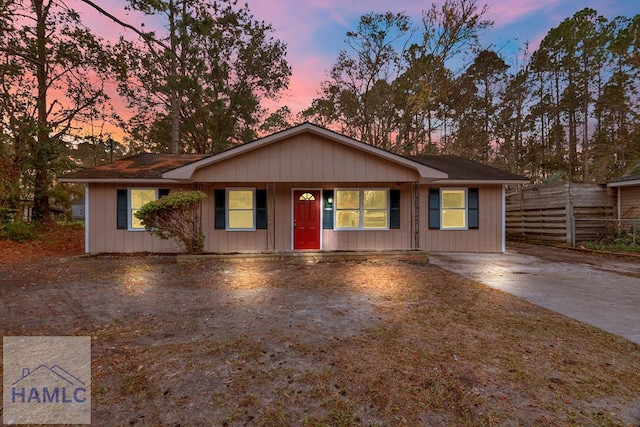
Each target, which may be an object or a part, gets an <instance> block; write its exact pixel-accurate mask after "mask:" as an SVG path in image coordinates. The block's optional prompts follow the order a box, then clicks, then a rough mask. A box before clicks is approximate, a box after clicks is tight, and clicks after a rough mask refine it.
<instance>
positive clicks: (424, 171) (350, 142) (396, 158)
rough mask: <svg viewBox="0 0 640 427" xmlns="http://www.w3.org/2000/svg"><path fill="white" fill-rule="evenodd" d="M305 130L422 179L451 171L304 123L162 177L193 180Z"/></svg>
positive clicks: (435, 177) (441, 175)
mask: <svg viewBox="0 0 640 427" xmlns="http://www.w3.org/2000/svg"><path fill="white" fill-rule="evenodd" d="M303 133H313V134H316V135H320V136H322V137H325V138H327V139H330V140H332V141H335V142H339V143H342V144H344V145H347V146H350V147H352V148H355V149H357V150H360V151H363V152H365V153H369V154H371V155H374V156H377V157H381V158H384V159H386V160H388V161H391V162H393V163H396V164H399V165H403V166H405V167H408V168H411V169H414V170H416V171H417V172H418V174H419V175H420V180H421V181H422V180H423V179H424V180H428V181H430V180H434V179H446V178H447V177H448V176H449V174H447V173H446V172H443V171H441V170H438V169H435V168H432V167H430V166H426V165H423V164H421V163H419V162H416V161H413V160H411V159H407V158H405V157H402V156H400V155H398V154H394V153H391V152H389V151H386V150H382V149H380V148H377V147H374V146H372V145H369V144H366V143H363V142H359V141H356V140H354V139H351V138H349V137H347V136H344V135H340V134H338V133H336V132H333V131H330V130H328V129H324V128H322V127H319V126H316V125H314V124H311V123H304V124H301V125H299V126H295V127H293V128H290V129H287V130H284V131H282V132H278V133H275V134H273V135H269V136H266V137H264V138H261V139H258V140H255V141H253V142H249V143H247V144H243V145H240V146H238V147H234V148H231V149H229V150H227V151H223V152H222V153H219V154H216V155H214V156H211V157H207V158H205V159H202V160H198V161H195V162H193V163H190V164H188V165H185V166H181V167H178V168H175V169H173V170H170V171H167V172H164V173H163V174H162V177H163V178H167V179H175V180H178V181H189V180H191V178H192V176H193V174H194V172H195V171H196V170H198V169H200V168H203V167H206V166H210V165H213V164H216V163H219V162H222V161H224V160H227V159H230V158H233V157H236V156H239V155H242V154H244V153H247V152H249V151H253V150H256V149H258V148H261V147H265V146H267V145H269V144H273V143H275V142H277V141H281V140H284V139H287V138H291V137H293V136H296V135H300V134H303Z"/></svg>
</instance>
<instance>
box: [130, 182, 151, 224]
mask: <svg viewBox="0 0 640 427" xmlns="http://www.w3.org/2000/svg"><path fill="white" fill-rule="evenodd" d="M157 198H158V189H157V188H130V189H129V214H128V215H127V216H128V218H127V219H128V225H129V231H140V230H144V226H143V225H142V221H140V220H139V219H138V218H136V216H135V215H134V214H135V213H136V212H138V211H139V210H140V208H141V207H142V206H144V205H145V204H147V203H149V202H152V201H154V200H156V199H157Z"/></svg>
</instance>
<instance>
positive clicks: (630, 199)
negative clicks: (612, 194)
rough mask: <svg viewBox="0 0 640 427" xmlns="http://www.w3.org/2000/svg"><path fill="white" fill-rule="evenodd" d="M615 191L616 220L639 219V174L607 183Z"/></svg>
mask: <svg viewBox="0 0 640 427" xmlns="http://www.w3.org/2000/svg"><path fill="white" fill-rule="evenodd" d="M607 187H609V188H613V189H614V190H615V191H616V219H631V218H634V219H635V218H640V173H637V174H633V175H628V176H624V177H622V178H617V179H613V180H611V181H607Z"/></svg>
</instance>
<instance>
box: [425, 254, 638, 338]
mask: <svg viewBox="0 0 640 427" xmlns="http://www.w3.org/2000/svg"><path fill="white" fill-rule="evenodd" d="M429 259H430V262H431V263H432V264H434V265H437V266H439V267H442V268H444V269H446V270H449V271H452V272H455V273H458V274H460V275H462V276H465V277H468V278H470V279H473V280H475V281H477V282H480V283H484V284H486V285H488V286H490V287H492V288H496V289H500V290H503V291H505V292H508V293H511V294H513V295H516V296H518V297H521V298H523V299H525V300H527V301H529V302H531V303H533V304H536V305H539V306H541V307H545V308H548V309H550V310H553V311H556V312H558V313H561V314H563V315H565V316H568V317H571V318H574V319H576V320H579V321H581V322H584V323H588V324H590V325H593V326H596V327H598V328H601V329H604V330H605V331H608V332H611V333H614V334H617V335H620V336H622V337H624V338H626V339H628V340H630V341H633V342H635V343H638V344H640V258H637V259H625V258H622V257H611V256H604V255H593V254H590V253H586V252H576V251H572V250H568V249H560V248H552V247H547V246H539V245H526V244H514V245H511V246H508V248H507V252H506V253H505V254H471V253H432V254H430V255H429Z"/></svg>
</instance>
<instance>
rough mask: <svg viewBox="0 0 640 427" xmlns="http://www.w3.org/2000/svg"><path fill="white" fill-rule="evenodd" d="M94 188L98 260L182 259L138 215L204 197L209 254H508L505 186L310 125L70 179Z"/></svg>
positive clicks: (498, 173) (90, 229) (501, 177)
mask: <svg viewBox="0 0 640 427" xmlns="http://www.w3.org/2000/svg"><path fill="white" fill-rule="evenodd" d="M60 181H61V182H73V183H84V184H86V190H85V199H86V200H87V203H86V212H85V227H86V233H85V240H86V252H88V253H105V252H111V253H129V252H169V253H170V252H176V251H178V245H177V244H176V243H175V242H173V241H163V240H160V239H159V238H157V237H155V236H152V235H151V234H150V233H147V232H145V231H144V228H142V227H141V225H140V223H139V221H138V220H137V219H136V218H135V217H134V216H133V214H134V213H135V212H136V211H137V210H138V209H139V208H140V207H141V206H142V205H143V204H144V203H146V202H148V201H150V200H153V199H156V198H158V197H160V196H161V195H162V194H166V192H170V191H179V190H192V189H198V190H201V191H204V192H205V193H206V194H207V195H208V196H209V197H208V199H205V201H204V202H203V206H202V225H203V230H204V233H205V236H206V238H205V251H206V252H262V251H297V250H324V251H335V250H409V249H421V250H426V251H465V252H503V251H504V249H505V191H504V189H505V185H506V184H522V183H526V182H528V180H527V179H526V178H525V177H522V176H519V175H515V174H512V173H509V172H505V171H502V170H499V169H496V168H492V167H489V166H484V165H481V164H479V163H476V162H472V161H469V160H466V159H463V158H460V157H456V156H411V157H404V156H400V155H397V154H394V153H391V152H388V151H385V150H382V149H379V148H376V147H373V146H371V145H368V144H365V143H363V142H359V141H356V140H353V139H351V138H348V137H346V136H344V135H340V134H338V133H335V132H332V131H330V130H327V129H325V128H322V127H319V126H316V125H313V124H310V123H305V124H302V125H299V126H295V127H293V128H290V129H288V130H285V131H282V132H279V133H276V134H273V135H270V136H267V137H265V138H261V139H258V140H256V141H253V142H250V143H246V144H243V145H239V146H236V147H234V148H231V149H229V150H227V151H224V152H222V153H219V154H214V155H196V154H176V155H171V154H138V155H134V156H130V157H126V158H123V159H120V160H117V161H114V162H113V163H110V164H106V165H101V166H97V167H94V168H91V169H86V170H82V171H78V172H75V173H71V174H68V175H66V176H64V177H62V178H61V179H60Z"/></svg>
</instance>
